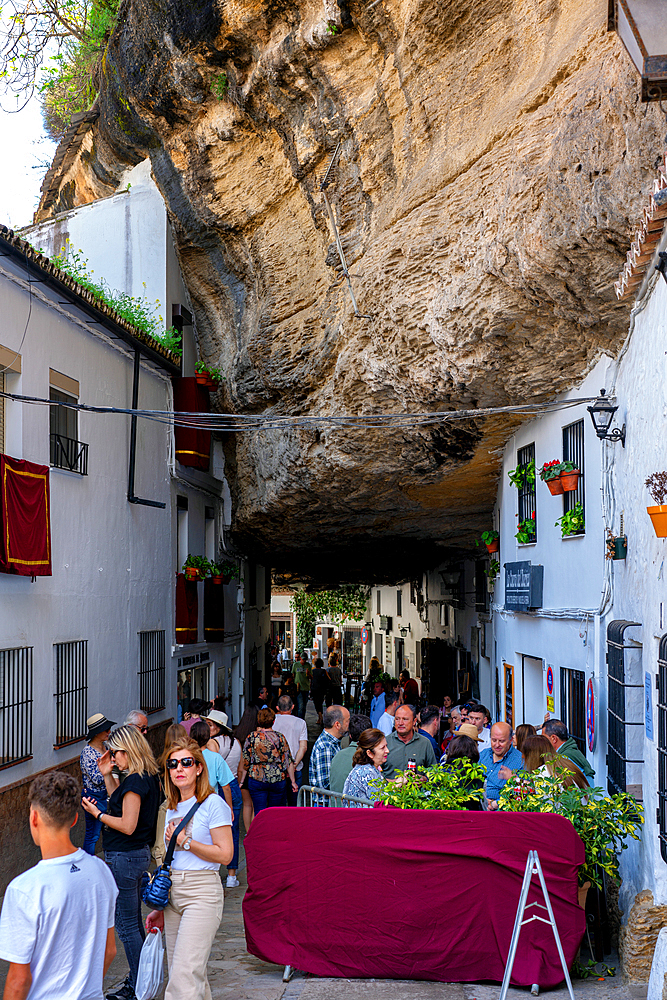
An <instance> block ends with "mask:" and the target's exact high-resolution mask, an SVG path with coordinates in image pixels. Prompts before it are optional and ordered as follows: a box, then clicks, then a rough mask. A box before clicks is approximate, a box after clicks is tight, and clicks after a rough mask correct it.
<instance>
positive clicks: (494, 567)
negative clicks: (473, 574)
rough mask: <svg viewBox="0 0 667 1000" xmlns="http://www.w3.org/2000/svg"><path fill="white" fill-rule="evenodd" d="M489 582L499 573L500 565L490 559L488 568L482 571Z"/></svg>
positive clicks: (495, 560)
mask: <svg viewBox="0 0 667 1000" xmlns="http://www.w3.org/2000/svg"><path fill="white" fill-rule="evenodd" d="M484 572H485V573H486V575H487V576H488V578H489V580H491V581H493V580H495V578H496V577H497V576H498V574H499V573H500V563H499V561H498V560H497V559H492V560H491V561H490V563H489V565H488V568H487V569H485V570H484Z"/></svg>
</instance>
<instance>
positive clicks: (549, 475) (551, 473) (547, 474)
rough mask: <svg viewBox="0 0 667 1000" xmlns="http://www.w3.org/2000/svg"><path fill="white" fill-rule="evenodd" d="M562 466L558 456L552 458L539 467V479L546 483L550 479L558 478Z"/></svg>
mask: <svg viewBox="0 0 667 1000" xmlns="http://www.w3.org/2000/svg"><path fill="white" fill-rule="evenodd" d="M562 468H563V463H562V462H561V461H560V459H558V458H554V459H553V460H552V461H551V462H545V463H544V465H543V466H542V468H541V469H540V479H541V480H542V482H543V483H547V482H548V481H549V480H550V479H558V477H559V476H560V474H561V470H562Z"/></svg>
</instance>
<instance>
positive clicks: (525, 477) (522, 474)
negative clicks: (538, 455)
mask: <svg viewBox="0 0 667 1000" xmlns="http://www.w3.org/2000/svg"><path fill="white" fill-rule="evenodd" d="M507 475H508V476H509V480H510V482H511V484H512V486H516V488H517V489H518V490H522V489H524V486H534V485H535V462H534V461H531V462H528V464H527V465H517V467H516V469H512V471H511V472H508V473H507Z"/></svg>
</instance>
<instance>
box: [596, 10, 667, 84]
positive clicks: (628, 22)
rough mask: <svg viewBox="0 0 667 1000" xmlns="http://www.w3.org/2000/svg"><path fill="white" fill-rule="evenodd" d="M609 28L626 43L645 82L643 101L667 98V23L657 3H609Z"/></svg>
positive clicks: (663, 11)
mask: <svg viewBox="0 0 667 1000" xmlns="http://www.w3.org/2000/svg"><path fill="white" fill-rule="evenodd" d="M607 26H608V28H609V30H610V31H615V32H616V33H617V34H618V36H619V38H620V39H621V41H622V42H623V44H624V46H625V48H626V50H627V52H628V55H629V56H630V58H631V59H632V61H633V63H634V64H635V66H636V67H637V70H638V71H639V75H640V76H641V80H642V101H660V100H662V99H663V98H664V97H666V96H667V19H666V18H665V9H664V4H663V3H660V2H657V0H609V17H608V21H607Z"/></svg>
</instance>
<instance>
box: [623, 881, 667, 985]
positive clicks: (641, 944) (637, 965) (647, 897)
mask: <svg viewBox="0 0 667 1000" xmlns="http://www.w3.org/2000/svg"><path fill="white" fill-rule="evenodd" d="M665 925H667V906H655V905H654V902H653V893H652V892H651V891H650V889H643V890H642V891H641V892H638V893H637V895H636V896H635V901H634V903H633V905H632V908H631V910H630V913H629V915H628V920H627V923H626V924H625V925H624V926H623V927H621V933H620V938H619V953H620V956H621V961H622V963H623V975H624V976H625V977H626V978H627V980H628V981H629V982H631V983H648V981H649V977H650V974H651V964H652V962H653V953H654V951H655V946H656V941H657V940H658V934H659V933H660V929H661V928H662V927H664V926H665ZM660 989H661V990H662V982H661V983H660Z"/></svg>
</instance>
